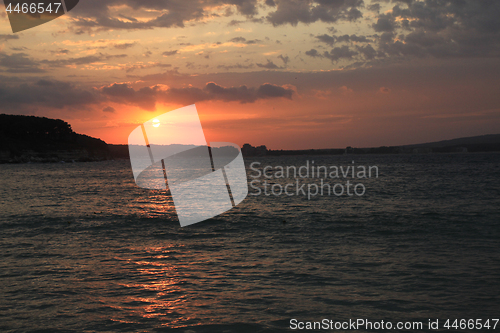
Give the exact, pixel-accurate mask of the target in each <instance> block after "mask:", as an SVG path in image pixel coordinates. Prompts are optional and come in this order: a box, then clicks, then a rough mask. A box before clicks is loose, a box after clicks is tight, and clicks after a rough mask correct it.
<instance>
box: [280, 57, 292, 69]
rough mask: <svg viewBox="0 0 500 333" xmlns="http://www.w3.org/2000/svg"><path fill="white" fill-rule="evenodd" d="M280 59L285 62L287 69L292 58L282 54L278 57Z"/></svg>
mask: <svg viewBox="0 0 500 333" xmlns="http://www.w3.org/2000/svg"><path fill="white" fill-rule="evenodd" d="M278 59H280V60H281V61H283V64H284V65H285V67H286V66H287V65H288V62H289V61H290V58H289V57H288V56H287V55H285V56H283V55H282V54H280V55H279V56H278Z"/></svg>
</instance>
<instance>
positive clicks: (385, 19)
mask: <svg viewBox="0 0 500 333" xmlns="http://www.w3.org/2000/svg"><path fill="white" fill-rule="evenodd" d="M396 27H397V25H396V21H395V19H394V17H392V15H390V14H387V15H386V14H382V15H380V16H379V17H378V20H377V23H374V24H373V29H374V30H375V31H377V32H386V31H394V29H396Z"/></svg>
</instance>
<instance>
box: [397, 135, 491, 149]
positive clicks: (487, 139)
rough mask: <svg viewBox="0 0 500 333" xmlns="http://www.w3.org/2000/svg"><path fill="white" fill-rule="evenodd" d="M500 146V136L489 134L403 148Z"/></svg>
mask: <svg viewBox="0 0 500 333" xmlns="http://www.w3.org/2000/svg"><path fill="white" fill-rule="evenodd" d="M490 144H493V145H498V144H500V134H489V135H480V136H471V137H466V138H459V139H453V140H443V141H437V142H429V143H420V144H416V145H406V146H403V147H408V148H419V147H429V148H443V147H451V146H465V145H490Z"/></svg>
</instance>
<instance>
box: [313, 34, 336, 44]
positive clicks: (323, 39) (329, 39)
mask: <svg viewBox="0 0 500 333" xmlns="http://www.w3.org/2000/svg"><path fill="white" fill-rule="evenodd" d="M316 38H317V39H318V40H319V41H320V42H323V43H326V44H328V45H332V46H333V44H335V40H336V38H335V37H333V36H330V35H327V34H324V35H320V36H316Z"/></svg>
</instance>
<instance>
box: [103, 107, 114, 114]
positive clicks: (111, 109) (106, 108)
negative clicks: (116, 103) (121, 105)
mask: <svg viewBox="0 0 500 333" xmlns="http://www.w3.org/2000/svg"><path fill="white" fill-rule="evenodd" d="M102 111H103V112H109V113H115V112H116V110H115V108H114V107H111V106H107V107H105V108H104V109H102Z"/></svg>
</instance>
